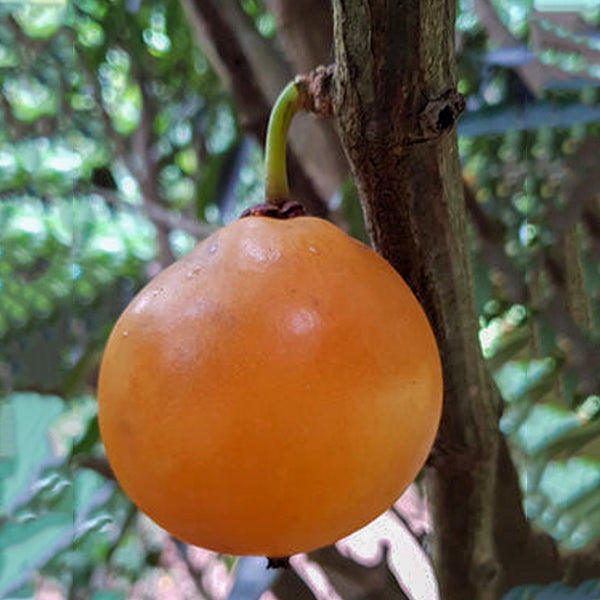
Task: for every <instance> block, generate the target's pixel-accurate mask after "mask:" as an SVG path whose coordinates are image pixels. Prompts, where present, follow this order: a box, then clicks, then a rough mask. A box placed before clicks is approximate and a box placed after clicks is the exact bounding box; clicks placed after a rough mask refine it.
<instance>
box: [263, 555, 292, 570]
mask: <svg viewBox="0 0 600 600" xmlns="http://www.w3.org/2000/svg"><path fill="white" fill-rule="evenodd" d="M289 568H290V557H289V556H267V569H289Z"/></svg>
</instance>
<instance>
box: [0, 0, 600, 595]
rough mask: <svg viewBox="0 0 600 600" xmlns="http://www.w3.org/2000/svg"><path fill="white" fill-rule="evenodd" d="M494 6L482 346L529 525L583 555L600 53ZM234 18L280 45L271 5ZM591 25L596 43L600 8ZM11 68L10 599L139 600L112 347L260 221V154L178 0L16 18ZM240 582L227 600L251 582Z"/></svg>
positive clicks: (0, 377) (598, 366)
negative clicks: (250, 208)
mask: <svg viewBox="0 0 600 600" xmlns="http://www.w3.org/2000/svg"><path fill="white" fill-rule="evenodd" d="M494 5H495V7H496V9H497V14H498V15H499V16H500V20H501V22H502V23H503V24H504V26H505V27H506V28H507V30H508V32H509V33H510V34H511V35H513V36H514V39H515V41H516V43H517V48H516V50H515V48H508V49H507V48H498V47H496V46H494V43H493V40H492V39H491V34H490V33H489V27H488V25H487V24H486V23H485V22H482V21H481V20H480V19H478V18H477V17H476V15H475V13H474V12H473V7H474V4H473V2H469V1H467V0H463V1H462V2H461V3H460V10H459V13H458V20H457V25H458V29H459V35H460V63H459V77H460V80H459V88H460V89H461V91H462V92H463V93H464V94H465V95H466V96H467V101H468V104H467V105H468V109H469V110H468V111H467V113H466V114H465V115H464V117H463V118H462V120H461V123H460V126H459V134H460V153H461V160H462V162H463V166H464V180H465V185H466V191H467V207H468V210H469V218H470V236H471V241H472V248H473V271H474V276H475V295H476V299H477V305H478V311H479V315H480V323H481V329H480V339H481V344H482V348H483V351H484V353H485V355H486V357H487V359H488V362H489V366H490V368H491V370H492V371H493V374H494V377H495V379H496V381H497V384H498V386H499V388H500V390H501V392H502V396H503V398H504V401H505V410H504V415H503V417H502V421H501V426H502V429H503V431H504V433H505V434H506V436H507V438H508V440H509V442H510V444H511V448H512V450H513V455H514V458H515V461H516V463H517V465H518V467H519V471H520V475H521V478H522V487H523V491H524V502H525V507H526V511H527V514H528V516H529V518H530V519H531V520H533V522H534V523H535V524H536V525H538V526H539V527H540V528H541V529H544V530H546V531H547V532H549V533H550V534H551V535H552V536H554V537H555V538H556V539H557V540H559V542H560V543H561V545H562V546H563V547H565V548H581V547H585V546H586V545H587V544H590V543H591V542H593V541H595V540H598V539H599V538H600V491H599V490H600V485H599V482H600V380H599V376H600V351H599V343H600V268H599V265H600V213H599V211H598V204H597V200H595V198H597V197H598V195H599V194H600V182H599V180H598V175H597V164H598V156H600V147H599V145H598V142H597V140H598V138H599V137H600V103H599V101H600V95H599V90H598V85H597V82H594V77H596V78H597V77H598V73H597V64H598V62H597V61H596V62H595V63H594V62H593V60H592V59H591V58H590V57H592V56H597V54H596V55H594V54H593V53H594V52H596V53H598V44H597V37H594V36H592V35H585V34H583V33H573V32H572V31H570V30H569V29H568V28H567V27H566V26H565V25H562V24H561V23H560V22H558V23H557V22H556V21H555V20H552V19H551V18H550V17H549V16H547V15H546V16H544V14H540V15H538V16H537V17H536V20H535V23H533V22H529V23H528V22H527V20H526V19H525V16H526V12H527V3H522V2H518V1H516V0H502V1H498V2H495V3H494ZM242 6H243V9H244V10H245V12H246V14H248V15H249V16H250V17H251V18H252V19H253V21H254V23H255V25H256V27H257V29H258V30H259V31H260V32H261V33H262V34H263V35H264V36H265V37H274V36H276V32H275V28H274V20H273V17H272V16H271V15H270V14H268V12H267V11H266V10H265V8H264V6H263V4H262V3H260V2H254V1H246V0H244V1H243V2H242ZM583 17H584V20H585V24H586V26H587V27H588V28H592V27H596V28H597V27H598V24H599V23H600V13H599V12H598V10H595V9H590V10H589V12H588V13H585V14H584V15H583ZM534 28H537V29H535V31H536V32H537V33H536V35H537V36H538V37H537V38H536V39H538V40H541V41H540V42H539V44H540V45H538V47H536V48H534V49H533V50H532V49H531V48H530V47H528V46H527V45H526V42H527V41H528V40H529V37H531V36H532V35H533V33H534ZM586 31H587V30H586ZM596 31H597V29H596ZM540 32H542V33H541V34H540ZM544 32H545V33H544ZM557 39H559V40H562V42H561V44H562V45H559V48H562V49H559V50H557V49H556V40H557ZM544 44H546V46H544ZM553 45H554V46H553ZM519 48H520V49H519ZM532 57H536V58H538V59H539V64H541V65H542V66H543V67H544V68H546V70H545V71H543V72H544V74H545V75H544V76H545V77H546V79H545V84H544V87H543V89H542V90H541V91H540V92H538V93H537V95H536V94H534V93H533V92H532V90H531V89H529V88H528V87H527V85H525V83H524V81H525V76H524V71H523V69H524V68H525V67H526V66H527V65H529V64H531V62H530V61H531V59H532ZM0 67H1V69H0V84H1V91H0V111H1V112H0V114H1V118H2V125H3V126H2V127H0V390H1V391H2V396H1V397H0V474H1V478H0V497H1V499H2V502H1V504H0V597H5V596H6V597H7V596H16V595H17V594H20V595H21V597H27V596H29V597H31V596H32V595H33V594H34V593H35V588H36V585H39V581H40V580H39V579H36V577H37V575H36V574H41V576H42V578H45V579H52V580H55V581H56V582H58V583H59V584H60V587H61V589H62V590H63V592H64V594H65V596H68V597H70V598H75V597H81V596H83V597H93V598H97V599H99V598H101V597H104V598H108V597H111V596H110V595H109V594H110V593H114V594H115V596H114V597H115V598H117V597H124V596H125V594H126V593H127V590H128V589H130V588H131V586H132V585H133V582H134V581H136V580H137V579H139V577H140V573H145V574H147V573H148V572H149V571H151V570H152V569H155V568H157V561H158V557H159V555H160V551H161V549H160V546H159V544H160V543H161V541H162V540H163V538H161V537H160V534H159V533H158V532H157V531H156V530H155V529H152V527H151V526H149V525H148V524H147V523H146V524H145V523H144V521H143V520H140V519H139V517H138V515H137V513H136V511H135V509H134V508H133V507H132V506H131V504H130V503H129V501H128V500H127V499H126V498H125V496H124V495H123V494H122V492H121V491H120V490H119V489H118V487H117V486H116V484H115V483H114V482H113V480H112V477H111V473H110V469H109V468H108V465H107V464H106V462H105V460H104V456H103V450H102V446H101V442H100V439H99V434H98V427H97V421H96V419H95V401H94V398H93V393H94V385H95V377H96V370H97V367H98V363H99V358H100V355H101V352H102V347H103V344H104V342H105V340H106V337H107V335H108V332H109V331H110V328H111V327H112V324H113V323H114V320H115V318H116V317H117V315H118V314H119V312H120V311H121V310H122V308H123V307H124V306H125V305H126V303H127V302H128V300H129V299H130V298H131V297H132V295H133V294H134V293H135V291H136V290H138V289H139V288H140V286H141V285H143V283H144V282H145V281H146V280H147V279H148V278H149V277H150V276H152V275H153V274H154V273H156V272H157V270H158V269H160V268H161V267H162V266H164V265H165V264H166V263H167V262H169V261H170V260H172V259H173V258H174V257H177V256H179V255H181V254H183V253H185V252H186V251H187V250H188V249H189V248H190V247H191V246H192V245H193V244H194V243H195V241H196V240H198V239H200V238H202V237H203V236H205V235H206V234H208V233H209V232H210V231H212V229H213V227H214V226H216V225H218V224H220V223H222V222H227V221H229V220H231V219H233V218H235V216H236V215H237V214H238V213H239V212H240V211H241V209H243V208H244V207H245V206H247V205H249V204H252V203H254V202H257V201H260V198H261V195H262V184H261V180H262V167H261V161H262V153H261V150H260V147H259V146H258V145H257V143H256V141H254V140H251V139H249V138H246V137H245V136H244V134H243V133H242V131H241V128H240V126H239V124H238V123H237V121H236V115H235V111H234V109H233V106H232V102H231V98H230V96H229V94H228V93H227V91H226V90H225V89H224V88H223V87H222V85H221V83H220V82H219V80H218V78H217V76H216V74H215V73H214V71H213V70H212V69H211V68H210V66H209V63H208V61H207V58H206V56H204V55H203V54H202V52H201V51H200V50H199V49H198V48H197V46H196V45H195V44H194V42H193V39H192V33H191V30H190V27H189V23H188V20H187V18H186V16H185V14H184V11H183V10H182V7H181V5H180V4H179V2H177V1H176V0H165V1H164V2H159V1H158V0H156V1H151V2H140V1H139V0H110V1H109V2H101V1H99V0H74V1H73V3H67V2H62V3H61V2H57V3H56V4H51V5H48V4H37V3H34V2H31V3H28V4H26V3H23V4H18V5H15V4H0ZM538 67H539V65H538ZM539 68H541V67H539ZM341 197H342V203H341V210H340V211H338V212H339V213H340V214H336V217H339V218H340V219H342V220H345V221H346V222H347V223H348V228H349V230H350V231H351V232H352V234H353V235H356V236H357V237H361V236H364V228H363V225H362V220H361V217H360V211H359V210H357V207H358V204H357V202H358V201H357V197H356V193H355V190H354V189H353V188H352V186H351V185H348V184H345V185H344V186H343V189H342V190H341ZM219 560H220V559H219ZM223 560H224V561H225V560H229V559H226V558H223ZM245 564H246V563H245V562H244V563H241V564H240V571H239V573H240V579H239V581H238V583H236V584H235V585H236V587H234V590H239V589H242V588H243V587H244V585H250V583H251V581H250V580H251V579H252V574H251V573H250V575H248V572H246V571H244V568H245V566H244V565H245ZM188 566H189V565H188ZM231 566H232V565H231V564H228V567H231ZM189 568H190V572H192V571H193V569H192V568H191V567H189ZM244 573H245V574H244ZM245 578H247V579H245ZM197 581H200V579H199V578H197ZM36 582H37V583H36ZM249 582H250V583H249ZM268 583H269V581H267V580H264V581H262V584H263V585H267V584H268ZM199 585H200V584H199ZM594 586H596V587H594ZM235 593H238V592H237V591H236V592H235ZM257 593H258V592H257ZM93 594H94V595H93ZM102 594H104V596H102ZM553 594H554V595H553ZM559 594H564V595H562V596H560V595H559ZM567 594H570V595H567ZM593 594H596V595H597V584H596V583H594V582H588V583H586V584H583V585H582V586H580V588H578V589H577V590H572V591H567V590H566V588H562V587H559V586H554V587H547V588H543V589H542V588H536V587H533V588H528V589H520V590H513V591H512V592H511V593H510V594H509V595H508V596H507V597H506V600H509V599H510V600H516V599H517V598H532V599H533V598H535V599H536V600H538V599H539V600H542V599H546V598H547V599H548V600H549V599H550V598H555V597H556V598H558V597H561V598H563V597H564V598H567V597H573V598H574V599H576V598H577V599H579V598H581V599H582V600H583V598H588V597H589V598H591V597H595V596H594V595H593ZM255 595H256V594H255ZM282 600H283V599H282Z"/></svg>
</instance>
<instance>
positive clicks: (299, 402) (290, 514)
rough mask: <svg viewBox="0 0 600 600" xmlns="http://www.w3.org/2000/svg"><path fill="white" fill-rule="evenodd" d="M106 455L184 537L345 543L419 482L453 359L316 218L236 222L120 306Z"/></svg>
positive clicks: (229, 547)
mask: <svg viewBox="0 0 600 600" xmlns="http://www.w3.org/2000/svg"><path fill="white" fill-rule="evenodd" d="M98 398H99V422H100V431H101V435H102V439H103V441H104V444H105V446H106V451H107V455H108V458H109V461H110V464H111V466H112V468H113V469H114V472H115V474H116V476H117V479H118V480H119V482H120V483H121V485H122V487H123V489H124V490H125V492H126V493H127V494H128V495H129V496H130V498H131V499H132V500H133V502H135V503H136V504H137V505H138V507H139V508H140V509H141V510H142V511H144V512H145V513H146V514H147V515H149V516H150V517H151V518H152V519H153V520H155V521H156V522H157V523H158V524H159V525H161V526H162V527H164V528H165V529H167V530H168V531H169V532H171V533H172V534H173V535H175V536H176V537H178V538H180V539H182V540H184V541H186V542H188V543H191V544H195V545H199V546H203V547H206V548H210V549H213V550H216V551H219V552H223V553H229V554H238V555H242V554H262V555H268V556H284V555H289V554H293V553H297V552H302V551H307V550H310V549H314V548H317V547H320V546H323V545H326V544H329V543H332V542H334V541H336V540H337V539H339V538H341V537H343V536H345V535H347V534H349V533H351V532H352V531H354V530H356V529H358V528H360V527H361V526H363V525H365V524H367V523H368V522H369V521H371V520H372V519H374V518H375V517H377V516H378V515H379V514H380V513H381V512H383V511H384V510H386V509H387V508H388V507H389V506H390V505H391V504H392V503H393V502H394V500H396V498H398V496H400V494H401V493H402V492H403V491H404V489H405V488H406V487H407V486H408V485H409V484H410V483H411V481H413V479H414V478H415V476H416V475H417V473H418V471H419V469H420V467H421V466H422V464H423V462H424V461H425V459H426V457H427V454H428V453H429V450H430V448H431V445H432V443H433V440H434V437H435V433H436V430H437V426H438V422H439V418H440V411H441V401H442V375H441V368H440V361H439V356H438V350H437V347H436V343H435V340H434V337H433V334H432V331H431V329H430V326H429V323H428V322H427V319H426V317H425V315H424V313H423V311H422V309H421V307H420V305H419V304H418V302H417V300H416V299H415V297H414V296H413V294H412V293H411V291H410V290H409V288H408V287H407V285H406V284H405V283H404V281H403V280H402V279H401V278H400V277H399V275H398V274H397V273H396V272H395V271H394V270H393V269H392V267H391V266H389V265H388V264H387V263H386V262H385V261H384V260H383V259H382V258H381V257H380V256H378V255H377V254H376V253H375V252H373V251H372V250H370V249H369V248H367V247H366V246H364V245H363V244H361V243H359V242H356V241H355V240H352V239H351V238H349V237H348V236H347V235H346V234H344V233H343V232H342V231H340V230H339V229H337V228H336V227H334V226H333V225H331V224H330V223H328V222H326V221H324V220H321V219H317V218H312V217H298V218H293V219H289V220H276V219H271V218H266V217H249V218H244V219H240V220H238V221H236V222H234V223H232V224H231V225H228V226H226V227H224V228H222V229H221V230H219V231H218V232H216V233H215V234H213V235H212V236H210V237H209V238H207V239H206V240H204V241H203V242H202V243H200V244H199V245H198V246H196V248H194V249H193V250H192V251H191V252H189V253H188V254H187V255H186V256H184V257H183V258H182V259H181V260H179V261H178V262H176V263H174V264H173V265H171V266H170V267H169V268H167V269H165V270H164V271H163V272H162V273H160V274H159V275H158V276H157V277H156V278H155V279H153V280H152V281H151V282H150V283H149V284H148V285H147V286H146V287H145V288H144V289H143V290H142V291H141V292H140V293H139V294H138V295H137V296H136V297H135V298H134V300H133V301H132V302H131V304H130V305H129V306H128V307H127V308H126V310H125V311H124V313H123V314H122V315H121V317H120V318H119V320H118V322H117V324H116V325H115V328H114V330H113V331H112V333H111V336H110V338H109V341H108V344H107V347H106V350H105V354H104V358H103V361H102V366H101V370H100V380H99V390H98Z"/></svg>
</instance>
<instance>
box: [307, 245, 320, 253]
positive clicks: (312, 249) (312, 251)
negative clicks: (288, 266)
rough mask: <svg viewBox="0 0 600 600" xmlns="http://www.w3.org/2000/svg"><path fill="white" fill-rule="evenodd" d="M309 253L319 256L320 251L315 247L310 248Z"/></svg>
mask: <svg viewBox="0 0 600 600" xmlns="http://www.w3.org/2000/svg"><path fill="white" fill-rule="evenodd" d="M308 251H309V252H310V253H311V254H318V251H317V249H316V248H315V247H314V246H309V247H308Z"/></svg>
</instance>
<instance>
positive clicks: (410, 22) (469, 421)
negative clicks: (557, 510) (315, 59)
mask: <svg viewBox="0 0 600 600" xmlns="http://www.w3.org/2000/svg"><path fill="white" fill-rule="evenodd" d="M334 13H335V44H336V64H337V76H336V84H337V88H336V94H335V105H334V111H335V113H336V115H337V117H338V122H339V129H340V137H341V139H342V143H343V145H344V146H345V149H346V152H347V155H348V157H349V160H350V164H351V169H352V171H353V174H354V177H355V182H356V184H357V187H358V189H359V193H360V196H361V200H362V203H363V208H364V212H365V217H366V221H367V226H368V229H369V232H370V235H371V239H372V242H373V245H374V246H375V248H376V249H377V250H378V251H379V252H380V253H381V254H382V255H383V256H384V257H385V258H386V259H387V260H388V261H389V262H390V263H391V264H392V265H393V266H394V267H395V268H396V269H397V270H398V271H399V272H400V273H401V274H402V276H403V277H404V278H405V279H406V281H407V282H408V284H409V285H410V286H411V288H412V289H413V291H414V292H415V294H416V295H417V296H418V298H419V299H420V301H421V302H422V304H423V306H424V308H425V310H426V312H427V314H428V316H429V319H430V321H431V323H432V326H433V328H434V330H435V333H436V336H437V340H438V343H439V346H440V351H441V355H442V358H443V368H444V385H445V400H444V410H443V416H442V423H441V428H440V432H439V436H438V440H437V444H436V449H435V452H434V454H433V455H432V460H431V465H430V468H429V469H428V472H427V483H428V491H429V497H430V507H431V512H432V516H433V520H434V524H435V526H434V545H433V555H434V564H435V567H436V570H437V576H438V580H439V585H440V591H441V597H442V598H443V599H444V600H459V599H460V600H464V599H465V598H469V599H472V600H484V599H486V600H497V598H498V597H499V595H500V592H501V590H502V589H503V588H504V585H505V581H504V577H503V575H504V574H503V572H502V568H501V564H500V562H499V558H498V552H497V548H496V544H495V539H494V537H495V536H494V517H495V514H494V513H495V509H496V492H497V490H496V471H497V464H498V458H499V454H498V453H499V451H502V453H506V447H505V445H504V444H500V434H499V430H498V416H499V398H498V394H497V392H496V390H495V388H494V386H493V384H492V382H491V379H490V377H489V375H488V374H487V371H486V368H485V365H484V362H483V358H482V356H481V353H480V350H479V346H478V342H477V321H476V312H475V308H474V302H473V296H472V294H473V285H472V280H471V272H470V266H469V260H468V253H467V246H466V231H465V210H464V198H463V186H462V179H461V172H460V165H459V162H458V153H457V142H456V135H455V133H454V131H453V126H454V122H455V119H456V117H457V115H458V113H459V112H460V110H461V109H462V106H461V98H460V96H459V95H458V94H457V93H456V91H455V75H454V69H455V67H454V48H453V34H454V17H455V3H454V1H453V0H445V1H443V2H441V1H440V0H405V1H397V2H391V1H385V0H335V2H334ZM407 343H410V341H409V340H407ZM516 491H517V494H518V490H516ZM511 508H514V507H511ZM518 510H520V509H518Z"/></svg>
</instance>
